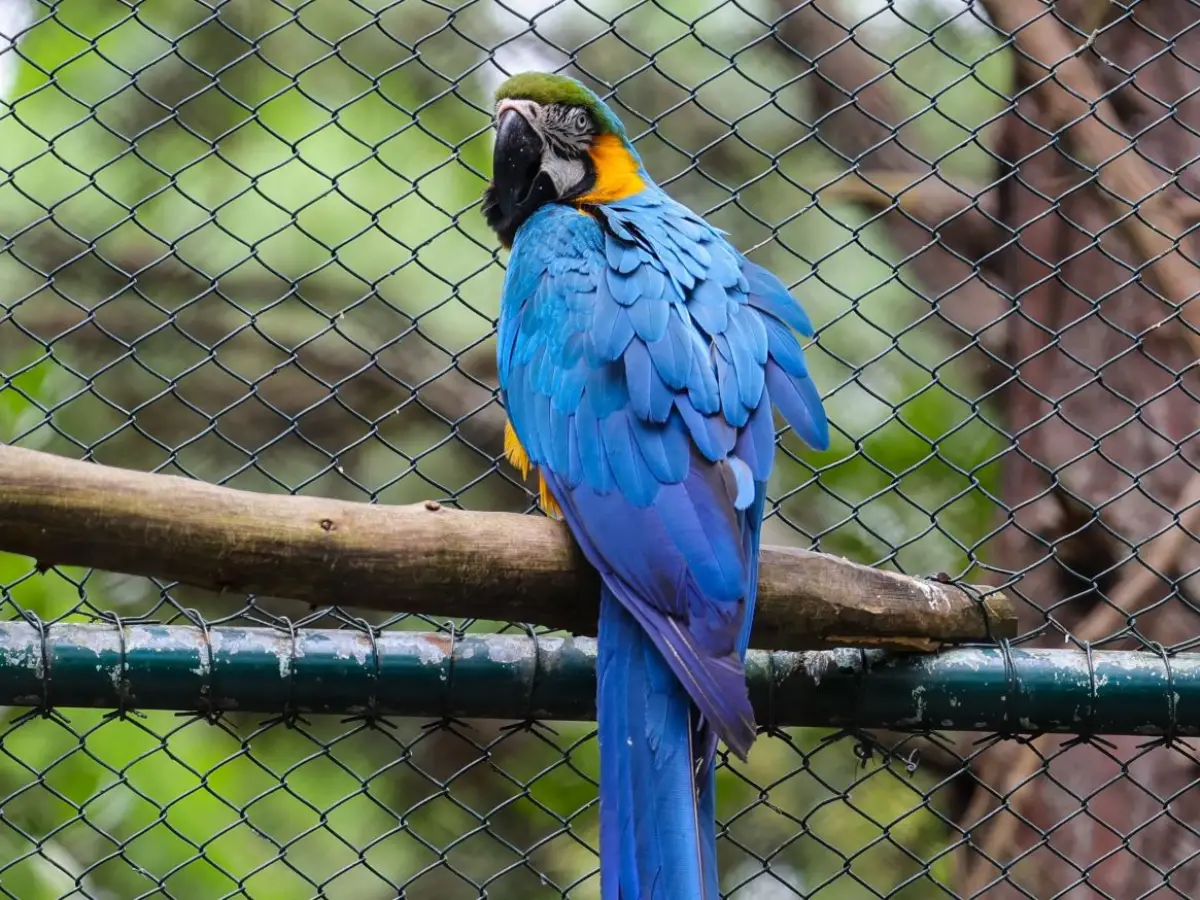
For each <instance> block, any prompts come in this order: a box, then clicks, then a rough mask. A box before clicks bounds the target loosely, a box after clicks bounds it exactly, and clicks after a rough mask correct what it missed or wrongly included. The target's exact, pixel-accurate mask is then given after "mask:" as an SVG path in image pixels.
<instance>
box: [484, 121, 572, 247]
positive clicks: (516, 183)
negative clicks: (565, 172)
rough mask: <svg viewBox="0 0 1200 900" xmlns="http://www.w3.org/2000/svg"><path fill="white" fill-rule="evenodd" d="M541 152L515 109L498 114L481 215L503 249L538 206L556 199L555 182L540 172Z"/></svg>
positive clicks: (538, 139) (537, 139) (539, 143)
mask: <svg viewBox="0 0 1200 900" xmlns="http://www.w3.org/2000/svg"><path fill="white" fill-rule="evenodd" d="M542 150H543V145H542V139H541V137H540V136H539V135H538V133H537V132H536V131H535V130H534V129H533V126H532V125H530V124H529V122H527V121H526V120H525V117H524V116H523V115H521V114H520V113H519V112H517V111H516V110H515V109H508V110H505V111H504V113H503V114H501V116H500V121H499V122H497V123H496V147H495V150H494V151H493V152H492V184H491V185H489V186H488V189H487V192H486V194H485V196H484V204H483V213H484V216H485V217H486V218H487V221H488V224H489V225H490V226H491V227H492V228H493V229H494V230H495V231H496V233H497V234H498V235H499V237H500V241H501V242H502V243H503V244H504V245H505V246H511V245H512V241H513V238H514V236H515V235H516V232H517V229H518V228H520V227H521V223H522V222H524V221H525V220H526V219H527V218H529V216H530V215H531V214H532V213H533V212H534V211H535V210H536V209H537V208H538V207H539V206H541V205H542V204H543V203H546V202H548V201H551V200H555V199H557V197H556V196H555V189H554V182H553V181H552V180H551V179H550V176H549V175H547V174H546V173H545V172H543V171H541V166H542Z"/></svg>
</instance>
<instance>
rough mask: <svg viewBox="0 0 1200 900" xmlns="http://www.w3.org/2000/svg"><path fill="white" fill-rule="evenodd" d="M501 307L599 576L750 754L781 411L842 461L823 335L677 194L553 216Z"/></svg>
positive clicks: (555, 478)
mask: <svg viewBox="0 0 1200 900" xmlns="http://www.w3.org/2000/svg"><path fill="white" fill-rule="evenodd" d="M502 303H503V309H502V313H501V317H500V327H499V334H498V339H499V348H498V363H499V375H500V383H501V385H502V391H503V399H504V401H505V404H506V406H507V408H508V413H509V418H510V421H511V424H512V426H513V429H514V431H515V433H516V435H517V438H518V440H519V441H520V442H521V444H522V446H523V447H524V449H525V451H526V453H527V454H528V456H529V459H530V462H531V463H532V464H534V465H536V466H538V467H539V470H540V472H541V474H542V476H543V477H544V478H545V479H546V482H547V484H548V486H549V487H550V490H551V492H552V493H553V495H554V498H555V500H556V501H557V502H558V504H559V506H560V507H561V509H562V512H563V516H564V518H565V519H566V521H567V524H568V526H569V527H570V529H571V531H572V533H573V535H574V536H575V538H576V540H577V541H578V542H579V544H580V546H581V548H582V549H583V552H584V554H585V555H586V557H587V558H588V560H589V562H591V563H592V565H594V566H595V567H596V568H597V569H598V570H599V571H600V573H601V576H602V577H603V579H604V581H605V584H606V585H607V586H608V587H609V589H610V590H611V591H612V592H613V594H614V595H615V596H616V597H617V598H618V599H619V600H620V602H621V603H622V605H623V606H625V607H626V609H627V610H628V611H629V612H630V613H631V614H632V615H633V616H634V618H635V619H636V620H637V621H638V622H639V624H640V625H641V626H642V627H643V628H644V629H645V630H646V632H647V633H648V634H649V635H650V637H651V639H652V640H653V641H654V643H655V645H656V646H657V647H658V649H659V651H660V652H661V653H662V654H663V657H664V658H665V659H666V661H667V663H668V665H670V667H671V669H672V671H673V672H674V673H675V675H676V677H677V678H679V680H680V681H681V682H682V683H683V685H684V686H685V687H686V688H687V690H688V693H689V694H690V695H691V697H692V699H693V701H694V702H695V704H696V706H697V708H698V709H699V711H700V713H701V715H702V716H703V718H704V720H705V722H706V723H707V724H708V725H709V726H710V727H711V728H713V729H714V731H715V732H716V733H717V734H718V735H719V736H720V737H721V738H722V739H723V740H724V741H725V742H726V744H727V745H728V746H729V747H730V749H732V750H734V752H736V753H738V754H739V755H741V756H744V755H745V753H746V751H747V750H748V749H749V746H750V744H751V743H752V742H753V740H754V727H755V726H754V718H753V713H752V711H751V709H750V703H749V698H748V696H747V691H746V686H745V679H744V675H743V670H742V662H741V655H740V653H739V646H738V639H739V633H740V632H741V631H742V629H743V626H744V625H745V624H747V618H748V617H747V612H748V608H747V603H746V593H747V581H748V578H750V577H751V574H752V572H753V571H754V562H755V561H754V560H753V559H752V558H751V556H752V554H751V552H750V551H749V544H748V543H747V541H746V540H745V535H746V533H747V525H748V523H747V510H748V509H750V508H751V507H752V505H753V504H754V501H755V494H756V486H757V485H758V484H760V483H761V482H765V481H766V480H767V478H768V476H769V474H770V470H771V464H772V460H773V456H774V423H773V418H772V412H771V405H772V402H773V403H774V404H775V405H776V406H778V407H779V409H780V411H781V413H782V414H783V415H784V417H785V418H786V419H787V421H788V422H789V424H791V425H792V427H793V428H795V429H796V431H797V432H798V433H799V434H800V435H801V437H802V438H804V439H805V440H806V441H807V442H808V443H809V444H810V445H811V446H814V447H816V448H821V449H823V448H824V447H826V446H828V426H827V423H826V420H825V414H824V410H823V409H822V406H821V401H820V396H819V394H818V392H817V390H816V388H815V386H814V385H813V383H812V381H811V379H810V378H809V376H808V370H807V367H806V365H805V362H804V358H803V353H802V350H801V347H800V344H799V343H798V342H797V339H796V337H795V335H794V334H793V330H795V331H798V332H800V333H801V334H803V335H806V336H809V335H811V334H812V325H811V323H810V322H809V320H808V318H807V316H806V315H805V314H804V312H803V310H802V309H801V308H800V306H799V305H798V304H797V303H796V302H795V301H794V300H793V299H792V297H791V296H790V294H789V293H788V291H787V289H786V287H785V286H784V285H783V284H782V283H781V282H780V281H779V280H778V279H777V278H775V276H773V275H771V274H770V273H769V272H768V271H767V270H765V269H763V268H762V267H760V266H757V265H755V264H754V263H751V262H749V261H748V260H746V259H745V258H744V257H742V256H741V255H740V254H738V253H737V252H736V251H735V250H734V249H733V248H732V247H731V246H730V245H729V244H728V243H727V242H726V241H725V239H724V238H723V237H722V235H721V234H720V232H718V231H716V230H715V229H713V228H712V227H711V226H709V225H708V224H707V223H705V222H704V221H703V220H702V219H700V218H699V217H697V216H696V215H694V214H693V213H692V212H690V211H689V210H687V209H686V208H685V207H683V206H681V205H679V204H677V203H675V202H674V201H673V200H671V199H670V198H669V197H667V195H666V194H665V193H661V192H643V193H642V194H640V195H638V196H637V197H636V198H633V199H631V200H628V201H622V202H619V203H615V204H610V205H607V206H604V207H602V208H600V209H598V210H596V211H595V213H594V214H585V213H582V212H579V211H578V210H575V209H573V208H571V207H567V206H561V205H556V204H549V205H547V206H545V207H543V208H542V209H540V210H539V211H538V212H537V213H535V214H534V215H533V216H532V217H531V218H530V219H529V221H527V222H526V223H525V225H524V226H523V227H522V229H521V232H520V234H519V237H518V240H517V241H516V242H515V244H514V247H513V252H512V255H511V257H510V261H509V268H508V273H507V276H506V279H505V286H504V293H503V300H502ZM751 514H754V513H751Z"/></svg>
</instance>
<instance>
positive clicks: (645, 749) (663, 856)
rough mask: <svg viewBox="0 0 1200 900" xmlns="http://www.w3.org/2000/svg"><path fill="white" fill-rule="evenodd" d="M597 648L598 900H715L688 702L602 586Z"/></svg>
mask: <svg viewBox="0 0 1200 900" xmlns="http://www.w3.org/2000/svg"><path fill="white" fill-rule="evenodd" d="M599 644H600V659H599V696H598V699H599V702H598V710H597V712H598V718H599V725H600V872H601V884H600V889H601V895H602V897H603V900H682V898H687V900H718V898H717V893H716V883H717V872H716V858H715V853H714V852H713V848H714V845H715V840H716V832H715V828H716V826H715V822H714V820H713V817H712V813H711V811H710V812H709V814H708V815H707V816H706V815H703V814H702V812H701V810H700V806H699V803H698V801H699V798H698V796H697V792H696V761H697V759H698V758H699V756H700V752H699V751H698V749H697V747H696V746H695V735H696V729H695V727H694V724H695V723H694V719H693V717H694V716H695V708H694V707H693V705H692V702H691V699H690V698H689V697H688V694H687V691H686V690H685V689H684V687H683V685H682V684H680V683H679V680H678V679H677V678H676V677H675V674H674V673H673V672H672V671H671V669H670V668H669V667H668V666H667V664H666V662H665V661H664V660H663V658H662V655H661V654H660V653H659V651H658V648H656V647H655V646H654V644H653V642H652V641H651V640H650V638H649V637H648V636H647V635H646V633H645V631H643V630H642V628H641V626H640V625H639V624H638V622H637V620H636V619H634V618H633V616H631V615H630V614H629V613H628V612H626V610H625V608H624V606H622V605H621V602H620V601H619V600H617V598H616V597H615V596H613V594H612V593H611V592H610V591H608V589H607V588H605V589H604V592H603V596H602V599H601V605H600V640H599ZM710 780H711V779H710Z"/></svg>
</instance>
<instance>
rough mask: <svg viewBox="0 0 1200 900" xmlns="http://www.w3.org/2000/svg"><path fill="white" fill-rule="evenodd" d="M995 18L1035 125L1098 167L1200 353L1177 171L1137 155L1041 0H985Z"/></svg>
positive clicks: (1123, 223)
mask: <svg viewBox="0 0 1200 900" xmlns="http://www.w3.org/2000/svg"><path fill="white" fill-rule="evenodd" d="M983 6H984V8H985V9H986V10H987V13H988V15H989V16H990V17H991V19H992V22H993V23H995V25H996V27H997V28H999V29H1000V30H1002V31H1004V32H1007V33H1009V34H1011V35H1012V36H1013V40H1014V41H1015V42H1016V49H1017V52H1016V59H1017V64H1018V65H1019V66H1020V67H1021V68H1022V69H1024V70H1025V77H1026V79H1027V81H1028V82H1029V83H1031V84H1033V85H1035V88H1034V89H1035V90H1036V91H1037V98H1038V102H1039V107H1040V112H1041V115H1042V117H1043V119H1044V121H1042V122H1040V123H1039V124H1041V125H1043V126H1044V127H1046V128H1047V129H1049V130H1051V131H1062V133H1063V137H1064V139H1065V140H1066V141H1067V143H1068V144H1069V146H1070V148H1071V152H1072V154H1073V155H1074V156H1076V157H1077V158H1078V159H1080V160H1082V161H1084V162H1086V163H1088V164H1089V165H1091V166H1094V167H1096V169H1097V176H1098V178H1099V182H1100V187H1101V191H1100V193H1101V194H1102V195H1103V196H1104V197H1105V198H1106V199H1107V201H1108V203H1109V204H1110V205H1111V206H1112V211H1113V217H1114V226H1115V227H1116V228H1119V229H1120V230H1121V231H1122V232H1123V233H1124V234H1125V237H1126V239H1127V240H1128V241H1129V243H1130V245H1132V248H1133V250H1134V252H1135V253H1136V254H1137V255H1138V257H1139V258H1140V260H1141V262H1142V264H1143V266H1144V268H1143V270H1142V271H1143V272H1144V273H1145V275H1146V276H1147V277H1148V278H1149V279H1150V280H1151V281H1152V282H1153V283H1154V286H1155V288H1156V289H1157V290H1158V293H1159V294H1160V295H1161V296H1162V297H1163V298H1164V299H1165V300H1166V301H1167V302H1169V303H1171V304H1173V305H1174V306H1175V307H1177V308H1178V309H1180V314H1181V316H1182V317H1183V319H1184V321H1185V322H1187V323H1188V324H1189V325H1191V326H1192V327H1191V328H1185V329H1184V331H1185V332H1186V334H1187V339H1188V341H1190V342H1191V344H1192V346H1193V348H1194V349H1195V350H1196V352H1197V353H1200V333H1197V332H1196V331H1195V330H1193V329H1195V328H1200V313H1198V311H1197V310H1196V308H1195V304H1192V303H1191V302H1190V301H1191V300H1192V298H1193V297H1194V296H1195V295H1196V293H1197V292H1198V291H1200V272H1198V271H1197V268H1196V264H1195V262H1193V261H1192V260H1190V259H1188V258H1187V257H1186V256H1184V255H1183V253H1181V252H1180V246H1179V244H1180V241H1181V240H1182V239H1183V237H1184V235H1185V233H1186V232H1187V230H1188V229H1187V226H1186V225H1185V224H1184V221H1183V218H1182V217H1181V216H1180V215H1179V214H1178V211H1177V210H1176V209H1175V205H1174V203H1173V202H1172V200H1171V196H1170V195H1169V194H1168V192H1167V191H1168V189H1169V188H1170V187H1171V185H1172V184H1173V183H1174V181H1175V180H1176V179H1175V176H1172V175H1169V174H1166V173H1163V174H1161V175H1160V174H1159V173H1157V172H1156V171H1155V170H1154V169H1153V168H1151V166H1150V164H1149V163H1148V162H1147V161H1146V159H1145V158H1144V157H1142V156H1140V155H1139V154H1138V151H1137V147H1136V145H1135V143H1134V141H1133V140H1132V138H1131V137H1130V136H1128V135H1126V133H1125V129H1124V127H1123V126H1122V123H1121V117H1120V116H1119V115H1118V114H1117V111H1116V110H1115V109H1114V108H1113V104H1112V101H1111V100H1108V99H1106V94H1109V93H1111V92H1108V91H1105V89H1104V88H1103V87H1102V86H1101V84H1100V82H1099V80H1098V79H1097V78H1096V75H1095V73H1094V72H1093V70H1092V68H1091V67H1090V66H1089V65H1088V57H1087V56H1086V55H1084V54H1083V53H1082V52H1081V51H1082V49H1083V48H1084V47H1086V46H1087V44H1086V43H1083V44H1077V43H1076V42H1075V40H1074V38H1073V37H1072V35H1071V34H1070V32H1068V31H1067V29H1066V28H1064V27H1063V26H1062V25H1061V24H1060V23H1059V21H1058V20H1057V19H1056V18H1055V14H1054V9H1053V7H1052V6H1047V5H1046V4H1045V3H1043V2H1042V0H983Z"/></svg>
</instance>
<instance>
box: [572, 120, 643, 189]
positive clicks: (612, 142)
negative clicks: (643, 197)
mask: <svg viewBox="0 0 1200 900" xmlns="http://www.w3.org/2000/svg"><path fill="white" fill-rule="evenodd" d="M588 154H589V155H590V156H591V157H592V165H593V166H595V169H596V183H595V184H594V185H592V189H591V190H590V191H588V192H587V193H586V194H583V195H582V196H579V197H576V198H575V201H574V202H575V203H596V204H599V203H613V202H615V201H617V200H624V199H625V198H626V197H631V196H633V195H634V194H636V193H638V192H639V191H641V190H644V189H645V187H646V183H645V182H644V181H642V179H641V177H640V176H639V175H638V164H637V161H636V160H635V159H634V158H633V155H632V154H631V153H630V152H629V151H628V150H626V149H625V144H624V142H623V141H622V140H621V139H620V138H619V137H617V136H616V135H615V134H602V135H599V136H598V137H597V138H596V140H595V141H593V142H592V148H591V150H589V151H588Z"/></svg>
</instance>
